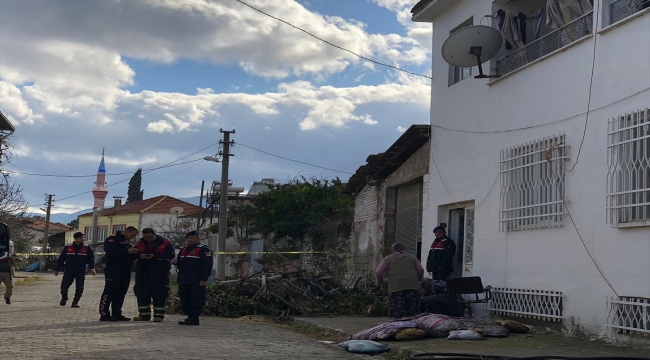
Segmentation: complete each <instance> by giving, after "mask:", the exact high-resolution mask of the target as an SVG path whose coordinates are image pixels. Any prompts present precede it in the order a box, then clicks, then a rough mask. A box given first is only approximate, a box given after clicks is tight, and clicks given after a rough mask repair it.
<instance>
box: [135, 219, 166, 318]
mask: <svg viewBox="0 0 650 360" xmlns="http://www.w3.org/2000/svg"><path fill="white" fill-rule="evenodd" d="M135 247H136V249H139V250H140V258H139V259H138V260H137V262H136V264H135V286H134V287H133V291H134V292H135V295H136V296H137V298H138V313H139V315H138V316H136V317H134V318H133V321H149V320H151V299H152V298H153V321H155V322H161V321H163V319H164V318H165V302H166V301H167V296H169V270H171V267H172V264H171V260H172V259H174V257H175V256H176V252H175V251H174V246H173V245H172V243H171V242H170V241H169V240H167V239H165V238H163V237H162V236H160V235H156V232H155V231H154V230H153V229H151V228H146V229H142V239H140V241H138V242H137V243H136V244H135Z"/></svg>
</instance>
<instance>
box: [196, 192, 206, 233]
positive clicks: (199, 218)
mask: <svg viewBox="0 0 650 360" xmlns="http://www.w3.org/2000/svg"><path fill="white" fill-rule="evenodd" d="M204 186H205V180H202V181H201V197H199V213H198V214H196V217H197V219H196V231H201V220H203V210H202V206H203V187H204Z"/></svg>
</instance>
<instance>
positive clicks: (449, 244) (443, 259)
mask: <svg viewBox="0 0 650 360" xmlns="http://www.w3.org/2000/svg"><path fill="white" fill-rule="evenodd" d="M455 253H456V244H455V243H454V241H453V240H451V239H450V238H448V237H446V236H445V237H443V238H441V239H435V240H434V241H433V244H431V249H430V250H429V256H428V257H427V272H438V271H448V272H453V271H454V267H453V264H452V260H453V259H454V254H455Z"/></svg>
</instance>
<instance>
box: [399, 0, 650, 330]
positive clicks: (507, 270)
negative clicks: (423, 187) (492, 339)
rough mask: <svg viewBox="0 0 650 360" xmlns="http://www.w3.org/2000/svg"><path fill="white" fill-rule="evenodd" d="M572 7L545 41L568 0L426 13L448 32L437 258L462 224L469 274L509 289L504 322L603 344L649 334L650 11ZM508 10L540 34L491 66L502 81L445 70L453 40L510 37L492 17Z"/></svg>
mask: <svg viewBox="0 0 650 360" xmlns="http://www.w3.org/2000/svg"><path fill="white" fill-rule="evenodd" d="M562 3H563V4H564V5H560V7H559V8H558V10H557V12H556V15H558V16H555V17H553V16H552V15H551V18H552V19H553V18H554V19H556V20H555V22H554V21H551V23H552V24H554V25H555V26H556V27H557V26H559V27H557V28H552V27H548V26H546V24H545V23H546V21H545V20H546V18H548V17H549V13H548V11H546V14H545V15H544V17H543V18H542V25H541V32H539V35H538V34H537V33H536V31H535V29H534V27H535V24H536V22H535V21H536V20H535V18H534V15H535V14H536V13H534V12H533V11H535V10H538V9H545V10H546V8H547V6H550V7H553V6H555V5H557V4H558V2H557V0H548V1H547V0H511V1H507V0H496V1H489V0H455V1H454V0H422V1H420V2H419V3H418V4H417V5H416V6H415V7H414V8H413V10H412V12H413V21H416V22H430V23H432V26H433V55H432V57H433V59H432V62H433V73H432V76H433V78H432V82H431V86H432V97H431V126H432V138H431V146H432V151H431V156H432V163H431V165H432V166H431V169H432V170H431V181H430V192H429V202H428V203H429V206H430V207H431V209H430V211H429V212H428V213H429V214H430V215H429V218H428V222H429V224H430V226H429V229H424V230H423V235H424V239H423V250H422V251H423V254H422V257H423V258H426V252H427V251H428V248H429V246H430V244H431V243H432V241H433V234H432V233H431V228H432V227H433V226H435V225H436V224H437V223H448V224H449V225H448V227H449V232H450V235H451V236H450V237H451V238H452V239H454V240H455V241H456V242H457V243H459V244H460V245H461V246H459V248H461V247H462V254H461V257H460V258H459V262H458V265H459V266H457V267H458V269H457V273H456V275H462V276H481V278H482V279H483V283H484V284H491V285H492V286H494V287H496V288H499V289H496V291H495V292H494V296H495V298H496V301H495V302H494V303H493V304H492V305H491V307H492V308H497V307H498V308H499V309H500V310H501V312H502V313H505V314H510V315H517V314H519V315H521V314H523V313H528V314H529V315H536V316H537V317H539V318H542V319H547V320H549V319H556V320H557V321H562V322H563V324H564V325H565V326H567V327H569V328H572V327H574V329H575V327H579V328H580V329H581V330H585V331H587V332H591V333H596V334H601V335H612V336H614V334H616V333H617V332H618V333H620V332H629V330H633V331H632V332H636V333H650V318H649V317H648V315H647V314H648V313H650V300H649V298H650V111H649V110H648V108H649V107H650V90H649V88H650V1H649V0H595V1H593V3H594V4H593V9H592V8H591V5H590V2H589V1H588V0H566V1H562ZM567 4H568V5H575V6H574V8H573V10H574V11H578V13H577V14H576V13H571V12H570V11H567V8H566V5H567ZM499 9H502V10H504V11H507V10H511V11H512V13H508V17H509V16H511V15H513V16H514V15H518V14H519V13H522V14H523V15H524V16H525V17H526V19H525V21H524V22H523V23H525V24H526V30H527V41H526V44H525V45H524V44H523V42H521V39H519V40H517V39H514V38H513V37H512V36H510V39H512V41H513V43H514V44H511V47H512V48H513V49H512V50H507V49H506V48H505V45H504V47H503V48H502V51H501V53H500V54H499V56H497V57H496V58H494V59H492V60H491V61H489V62H487V63H485V64H483V70H484V71H485V72H487V73H492V74H495V73H498V74H499V75H502V76H501V77H500V78H497V79H474V78H473V75H476V74H478V68H477V67H474V68H454V67H452V66H450V65H449V64H447V63H446V62H445V61H444V60H443V58H442V55H441V48H442V45H443V43H444V42H445V40H447V38H448V37H449V35H450V34H451V33H453V32H454V31H456V30H458V29H460V28H462V27H465V26H469V25H479V24H481V23H482V24H483V25H490V26H498V25H497V24H498V22H499V20H498V19H496V18H492V17H485V16H486V15H490V14H495V13H497V11H498V10H499ZM576 9H578V10H576ZM569 10H571V9H569ZM558 19H559V20H558ZM505 21H509V18H506V19H505ZM558 22H559V23H558ZM563 22H564V23H563ZM513 23H515V24H521V23H516V22H514V20H513ZM513 23H510V24H509V26H512V25H513ZM516 35H518V36H519V37H521V35H522V34H521V32H519V33H516ZM517 47H520V49H517ZM592 64H594V68H593V81H592ZM588 108H589V109H590V111H589V113H588V122H586V119H587V115H586V113H587V109H588ZM585 124H586V125H587V126H586V131H585ZM583 134H584V137H583ZM433 149H435V150H433ZM436 165H437V168H438V169H440V174H441V176H438V174H437V172H436V170H435V169H436ZM569 212H570V215H569ZM574 222H575V227H574ZM581 238H582V240H581ZM531 292H532V293H535V292H539V293H537V295H534V296H526V295H525V294H526V293H531ZM621 300H626V301H628V302H629V304H628V305H625V306H623V305H620V303H617V301H621ZM477 310H479V309H478V308H477ZM623 329H627V330H623Z"/></svg>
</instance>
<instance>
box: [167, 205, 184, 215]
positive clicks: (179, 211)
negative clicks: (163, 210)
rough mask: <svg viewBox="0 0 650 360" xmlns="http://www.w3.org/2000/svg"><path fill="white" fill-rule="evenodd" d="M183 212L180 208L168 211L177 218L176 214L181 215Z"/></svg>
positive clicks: (176, 207)
mask: <svg viewBox="0 0 650 360" xmlns="http://www.w3.org/2000/svg"><path fill="white" fill-rule="evenodd" d="M183 210H184V209H183V208H182V207H181V206H174V207H173V208H171V209H169V212H170V213H172V214H176V216H178V214H182V213H183Z"/></svg>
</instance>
